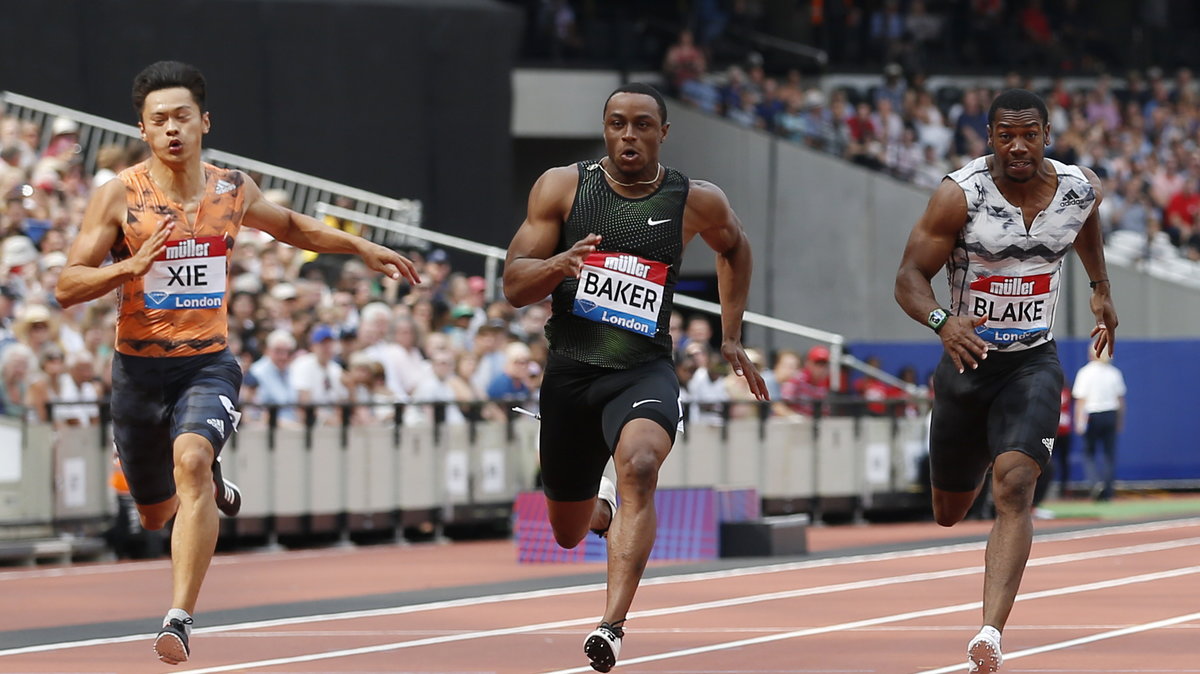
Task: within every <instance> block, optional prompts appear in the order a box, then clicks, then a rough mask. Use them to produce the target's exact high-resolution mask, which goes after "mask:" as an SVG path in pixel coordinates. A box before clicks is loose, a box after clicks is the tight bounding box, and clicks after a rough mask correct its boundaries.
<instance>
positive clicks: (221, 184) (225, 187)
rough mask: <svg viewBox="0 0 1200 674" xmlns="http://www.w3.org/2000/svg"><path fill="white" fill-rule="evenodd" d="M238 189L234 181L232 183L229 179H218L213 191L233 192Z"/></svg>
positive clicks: (218, 192)
mask: <svg viewBox="0 0 1200 674" xmlns="http://www.w3.org/2000/svg"><path fill="white" fill-rule="evenodd" d="M236 189H237V185H234V184H233V183H231V182H229V181H227V180H218V181H217V186H216V188H215V189H214V190H213V191H214V192H216V193H217V194H225V193H226V192H232V191H234V190H236Z"/></svg>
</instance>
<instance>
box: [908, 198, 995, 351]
mask: <svg viewBox="0 0 1200 674" xmlns="http://www.w3.org/2000/svg"><path fill="white" fill-rule="evenodd" d="M966 224H967V197H966V195H964V194H963V191H962V188H960V187H959V186H958V185H957V184H955V182H954V181H952V180H943V181H942V184H941V185H939V186H938V188H937V190H935V191H934V193H933V196H932V197H930V199H929V205H928V206H927V207H926V208H925V213H924V214H923V215H922V216H921V219H920V220H918V221H917V224H916V226H914V227H913V230H912V234H910V235H909V237H908V245H907V246H905V248H904V257H903V258H901V260H900V270H899V271H897V272H896V302H898V303H899V304H900V307H901V308H902V309H904V312H905V313H907V314H908V315H909V316H911V317H912V318H913V320H915V321H917V322H919V323H921V324H922V325H924V324H925V321H926V319H928V317H929V312H931V311H933V310H934V309H936V308H938V306H939V305H938V301H937V297H935V296H934V294H933V286H932V284H931V283H930V280H931V279H932V278H933V276H934V274H937V273H938V272H939V271H940V270H941V269H942V267H944V266H945V265H946V261H947V260H948V259H950V253H951V252H952V251H953V250H954V242H955V241H956V240H958V235H959V232H961V231H962V228H963V227H964V226H966ZM985 320H987V317H986V316H980V317H979V318H978V319H975V318H971V317H970V316H951V317H950V318H949V319H947V320H946V322H945V324H943V325H942V329H941V330H939V331H938V335H939V336H940V337H941V338H942V346H943V347H944V348H945V349H946V353H947V354H949V356H950V359H951V360H952V361H954V366H955V368H957V369H958V371H959V372H962V371H963V370H964V369H965V368H966V367H972V368H974V367H978V364H979V360H981V359H983V358H986V357H987V342H985V341H983V339H982V338H980V337H979V335H977V334H976V333H975V328H977V327H979V326H980V325H983V322H984V321H985Z"/></svg>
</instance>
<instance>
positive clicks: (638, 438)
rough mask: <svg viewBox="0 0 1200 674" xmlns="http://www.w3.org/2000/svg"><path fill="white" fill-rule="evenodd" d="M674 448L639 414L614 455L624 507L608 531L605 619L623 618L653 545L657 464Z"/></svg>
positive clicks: (627, 425) (606, 620) (612, 620)
mask: <svg viewBox="0 0 1200 674" xmlns="http://www.w3.org/2000/svg"><path fill="white" fill-rule="evenodd" d="M670 452H671V437H670V436H669V435H667V432H666V431H665V430H663V427H662V426H660V425H658V424H657V423H655V422H653V421H650V420H649V419H634V420H632V421H630V422H629V423H628V424H626V425H625V427H624V429H622V431H621V439H620V441H618V442H617V451H616V452H615V454H614V456H613V458H614V460H615V462H616V469H617V491H618V493H620V495H621V507H620V508H618V509H617V516H616V517H615V518H614V519H613V522H612V526H611V527H610V528H609V531H608V603H607V605H606V606H605V608H604V622H608V623H613V622H616V621H618V620H623V619H624V618H625V614H627V613H628V612H629V606H630V605H631V604H632V603H633V595H634V593H635V592H636V591H637V587H638V583H640V582H641V580H642V572H644V571H645V570H646V561H647V560H648V559H650V551H651V549H652V548H653V547H654V537H655V533H656V530H657V528H658V514H657V513H656V512H655V510H654V491H655V489H656V488H657V487H658V469H659V468H660V467H661V466H662V463H663V461H665V460H666V458H667V454H669V453H670Z"/></svg>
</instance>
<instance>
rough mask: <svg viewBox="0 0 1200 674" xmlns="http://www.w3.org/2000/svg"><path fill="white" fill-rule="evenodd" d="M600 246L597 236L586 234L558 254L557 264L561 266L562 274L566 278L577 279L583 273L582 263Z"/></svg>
mask: <svg viewBox="0 0 1200 674" xmlns="http://www.w3.org/2000/svg"><path fill="white" fill-rule="evenodd" d="M599 245H600V235H599V234H588V235H587V236H585V237H583V238H582V239H580V240H578V241H576V242H575V245H574V246H571V247H570V248H568V249H567V250H565V251H563V252H561V253H559V254H558V256H557V257H558V258H559V263H560V264H561V265H562V273H563V276H564V277H566V278H579V275H580V274H582V273H583V261H584V260H585V259H587V256H588V255H591V254H592V253H594V252H596V246H599Z"/></svg>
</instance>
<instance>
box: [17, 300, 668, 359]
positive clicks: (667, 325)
mask: <svg viewBox="0 0 1200 674" xmlns="http://www.w3.org/2000/svg"><path fill="white" fill-rule="evenodd" d="M0 320H2V317H0ZM667 332H668V333H669V334H670V335H671V350H672V352H674V353H679V352H680V350H681V349H682V348H683V342H684V333H683V314H681V313H680V312H679V310H678V309H672V310H671V319H670V322H668V323H667Z"/></svg>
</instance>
